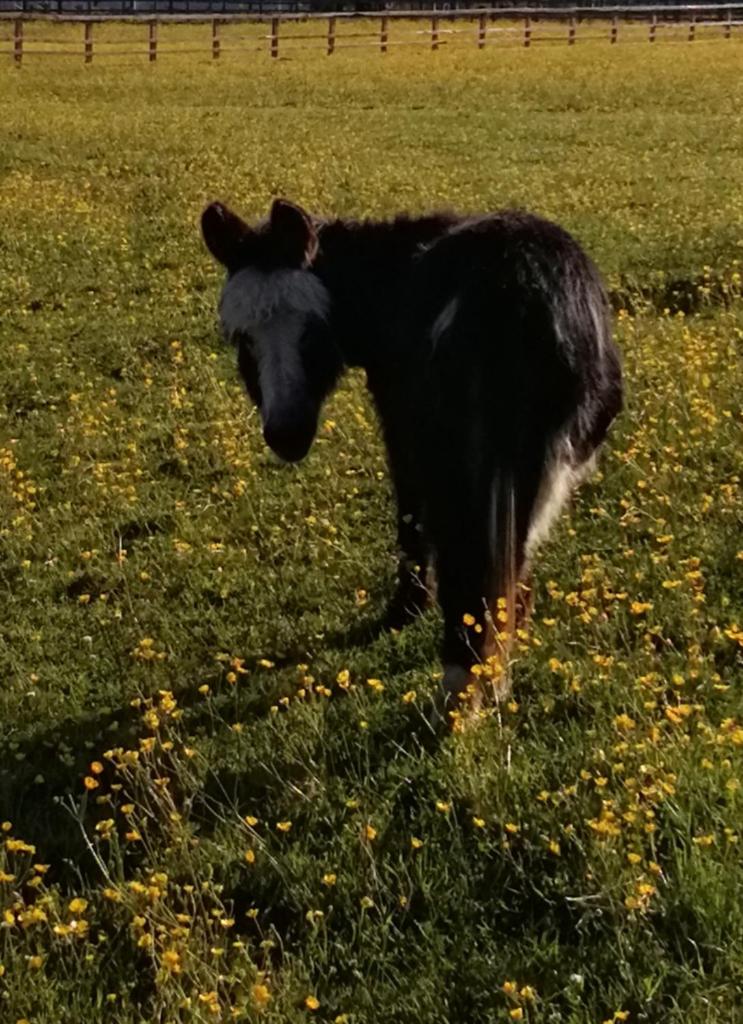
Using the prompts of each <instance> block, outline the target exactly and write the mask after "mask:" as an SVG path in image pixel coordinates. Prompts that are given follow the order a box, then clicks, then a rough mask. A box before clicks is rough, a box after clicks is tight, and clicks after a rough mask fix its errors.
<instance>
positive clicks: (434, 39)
mask: <svg viewBox="0 0 743 1024" xmlns="http://www.w3.org/2000/svg"><path fill="white" fill-rule="evenodd" d="M438 48H439V19H438V15H436V14H432V15H431V49H432V50H438Z"/></svg>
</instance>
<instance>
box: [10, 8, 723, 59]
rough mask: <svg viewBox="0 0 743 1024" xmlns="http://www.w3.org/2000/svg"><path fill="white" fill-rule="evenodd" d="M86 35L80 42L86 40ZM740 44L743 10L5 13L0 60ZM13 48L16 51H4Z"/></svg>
mask: <svg viewBox="0 0 743 1024" xmlns="http://www.w3.org/2000/svg"><path fill="white" fill-rule="evenodd" d="M39 23H41V24H42V25H48V26H50V28H51V27H52V26H65V27H66V28H65V32H64V33H62V34H61V35H60V34H58V35H56V36H54V34H53V31H50V35H49V37H47V36H46V35H39V33H38V29H39ZM176 25H180V26H184V25H189V26H195V27H200V28H201V29H203V38H202V36H201V35H198V34H196V33H189V34H188V37H187V38H186V39H185V41H184V40H181V42H180V43H179V44H178V45H176V44H175V43H174V42H171V44H170V45H168V43H163V41H162V37H161V33H160V31H159V30H160V28H161V27H163V28H164V29H165V28H167V27H169V26H176ZM113 26H128V30H127V37H126V39H123V38H121V37H119V38H113V37H112V36H111V29H112V28H113ZM104 28H105V31H106V35H105V38H104V36H103V32H104ZM3 29H6V32H5V33H4V32H3ZM7 29H11V33H7ZM245 29H249V30H250V32H249V34H248V35H247V36H246V35H244V34H241V31H242V30H245ZM77 31H79V32H80V35H79V36H77V39H76V38H75V34H76V32H77ZM122 31H123V29H122ZM99 32H100V33H101V34H100V35H99V34H98V33H99ZM138 33H139V34H138ZM734 36H737V37H738V38H739V39H743V3H741V4H720V5H714V6H710V5H705V6H692V5H676V6H656V7H653V6H631V7H603V8H595V7H591V8H588V7H573V8H552V9H545V8H533V7H512V8H499V9H466V10H456V11H446V12H443V11H405V12H403V11H387V12H385V13H380V14H365V15H355V14H348V13H340V12H339V13H336V14H309V15H308V14H297V15H283V16H279V15H276V14H274V15H255V14H234V15H219V16H218V17H209V16H206V17H205V16H204V15H161V16H158V17H142V16H141V15H115V16H113V17H106V16H103V15H87V14H80V15H61V16H60V15H53V14H24V15H18V14H5V13H0V54H3V53H5V54H9V55H10V57H11V59H12V61H13V62H14V63H15V65H16V66H17V67H20V66H21V65H22V64H23V62H24V61H25V60H27V59H36V58H41V57H78V58H82V60H83V61H84V62H85V63H86V64H92V63H93V60H94V59H96V60H97V59H100V58H104V57H114V56H116V57H121V56H124V57H139V58H140V59H141V60H146V61H149V62H150V63H154V62H155V61H157V60H158V59H159V58H160V57H164V56H167V55H169V54H170V55H180V54H194V53H201V54H203V55H205V56H206V55H207V54H208V55H210V56H211V59H212V60H219V59H220V58H222V57H223V56H225V55H227V54H236V53H245V52H256V51H257V52H263V53H265V54H267V55H270V57H272V58H278V57H280V56H290V55H291V54H292V53H294V52H296V51H298V50H313V51H315V52H317V53H325V54H326V55H327V56H332V55H333V54H334V53H337V52H338V50H340V49H349V48H351V47H353V48H361V49H374V50H376V51H377V52H379V53H382V54H384V53H387V52H388V51H389V49H390V48H391V47H400V46H424V47H427V48H428V49H430V50H433V51H437V50H439V49H441V48H442V47H444V46H447V47H451V46H453V45H458V44H464V45H475V46H477V47H478V48H479V49H481V50H482V49H484V48H485V47H486V46H488V45H494V44H510V45H516V46H522V47H527V48H528V47H531V46H534V45H537V44H539V43H547V42H551V43H555V42H558V43H559V42H562V43H565V44H567V45H568V46H575V45H576V44H578V43H580V42H583V41H586V40H589V39H592V40H596V39H603V40H605V41H606V42H607V43H609V44H617V43H620V42H624V41H625V40H627V41H630V40H631V41H635V42H636V41H640V40H643V41H647V42H649V43H656V42H660V41H670V40H675V41H684V42H687V43H692V42H694V41H695V40H696V39H699V38H716V39H728V40H730V39H733V37H734ZM138 40H141V41H139V42H138ZM4 41H5V42H8V43H10V44H11V45H10V46H9V47H8V48H3V45H2V44H3V42H4ZM122 46H123V47H124V48H123V49H122Z"/></svg>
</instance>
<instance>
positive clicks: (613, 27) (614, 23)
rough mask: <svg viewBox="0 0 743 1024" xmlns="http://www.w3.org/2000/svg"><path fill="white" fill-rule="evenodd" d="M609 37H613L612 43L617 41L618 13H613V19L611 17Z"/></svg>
mask: <svg viewBox="0 0 743 1024" xmlns="http://www.w3.org/2000/svg"><path fill="white" fill-rule="evenodd" d="M609 38H610V39H611V41H612V43H616V41H617V16H616V14H614V15H612V19H611V36H610V37H609Z"/></svg>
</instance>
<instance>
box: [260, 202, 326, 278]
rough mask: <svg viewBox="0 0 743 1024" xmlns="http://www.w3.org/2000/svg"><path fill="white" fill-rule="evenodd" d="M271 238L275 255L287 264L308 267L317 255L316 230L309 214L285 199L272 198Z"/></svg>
mask: <svg viewBox="0 0 743 1024" xmlns="http://www.w3.org/2000/svg"><path fill="white" fill-rule="evenodd" d="M270 223H271V238H272V241H273V242H274V244H275V246H276V249H277V255H278V256H279V258H280V259H281V262H282V263H285V264H287V265H288V266H295V267H308V266H309V265H310V264H311V263H312V261H313V260H314V258H315V256H316V255H317V247H318V242H317V232H316V231H315V226H314V224H313V223H312V220H311V218H310V216H309V214H307V213H305V211H304V210H303V209H302V208H301V206H295V204H294V203H290V202H289V201H288V200H287V199H274V201H273V206H272V207H271V216H270Z"/></svg>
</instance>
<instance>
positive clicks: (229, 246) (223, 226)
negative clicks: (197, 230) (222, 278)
mask: <svg viewBox="0 0 743 1024" xmlns="http://www.w3.org/2000/svg"><path fill="white" fill-rule="evenodd" d="M201 233H202V235H203V236H204V241H205V242H206V247H207V249H208V250H209V252H210V253H211V254H212V256H213V257H214V258H215V259H216V260H219V262H220V263H221V264H222V265H223V266H225V267H227V268H228V269H232V268H233V267H234V266H235V264H236V263H237V261H238V256H239V253H240V249H241V247H242V244H243V242H244V241H245V239H246V238H247V236H248V235H249V234H250V233H251V232H250V228H249V227H248V225H247V224H246V223H245V221H244V220H242V219H241V218H240V217H238V216H237V214H236V213H233V212H232V210H228V209H227V207H226V206H223V205H222V203H212V204H211V205H210V206H207V208H206V209H205V210H204V212H203V213H202V215H201Z"/></svg>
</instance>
